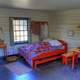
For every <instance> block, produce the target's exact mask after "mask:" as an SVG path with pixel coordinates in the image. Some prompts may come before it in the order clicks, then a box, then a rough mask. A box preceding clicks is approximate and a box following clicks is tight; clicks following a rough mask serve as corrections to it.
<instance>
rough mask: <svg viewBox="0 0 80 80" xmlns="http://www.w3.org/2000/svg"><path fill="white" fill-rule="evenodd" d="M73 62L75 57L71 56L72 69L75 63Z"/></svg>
mask: <svg viewBox="0 0 80 80" xmlns="http://www.w3.org/2000/svg"><path fill="white" fill-rule="evenodd" d="M74 62H75V56H74V55H73V56H72V69H74V67H75V63H74Z"/></svg>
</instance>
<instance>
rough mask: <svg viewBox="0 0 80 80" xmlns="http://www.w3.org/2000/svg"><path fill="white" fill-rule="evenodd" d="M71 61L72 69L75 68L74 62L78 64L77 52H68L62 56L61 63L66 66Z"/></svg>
mask: <svg viewBox="0 0 80 80" xmlns="http://www.w3.org/2000/svg"><path fill="white" fill-rule="evenodd" d="M70 60H71V61H72V69H74V67H75V62H76V63H77V64H78V53H77V52H69V53H66V54H62V63H63V64H65V65H67V64H68V61H70Z"/></svg>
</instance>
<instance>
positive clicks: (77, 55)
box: [76, 54, 78, 64]
mask: <svg viewBox="0 0 80 80" xmlns="http://www.w3.org/2000/svg"><path fill="white" fill-rule="evenodd" d="M76 64H78V54H76Z"/></svg>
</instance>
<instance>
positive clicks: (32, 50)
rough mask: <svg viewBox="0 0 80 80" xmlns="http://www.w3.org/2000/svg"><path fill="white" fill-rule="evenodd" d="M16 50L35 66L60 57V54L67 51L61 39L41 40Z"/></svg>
mask: <svg viewBox="0 0 80 80" xmlns="http://www.w3.org/2000/svg"><path fill="white" fill-rule="evenodd" d="M56 42H57V43H56ZM18 50H19V55H20V56H22V57H23V58H24V59H25V60H26V62H28V63H29V64H30V66H31V67H32V68H36V66H37V65H39V64H42V63H45V62H49V61H52V60H56V59H59V58H61V57H62V56H61V54H63V53H66V52H67V43H66V42H65V41H63V40H49V41H41V42H36V43H33V44H27V45H25V46H21V47H19V48H18Z"/></svg>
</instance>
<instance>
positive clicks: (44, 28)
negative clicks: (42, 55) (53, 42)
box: [40, 23, 48, 40]
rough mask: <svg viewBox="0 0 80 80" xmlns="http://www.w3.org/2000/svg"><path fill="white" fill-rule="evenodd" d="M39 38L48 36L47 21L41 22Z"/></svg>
mask: <svg viewBox="0 0 80 80" xmlns="http://www.w3.org/2000/svg"><path fill="white" fill-rule="evenodd" d="M40 38H41V40H43V39H46V38H48V24H47V23H44V24H41V33H40Z"/></svg>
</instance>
